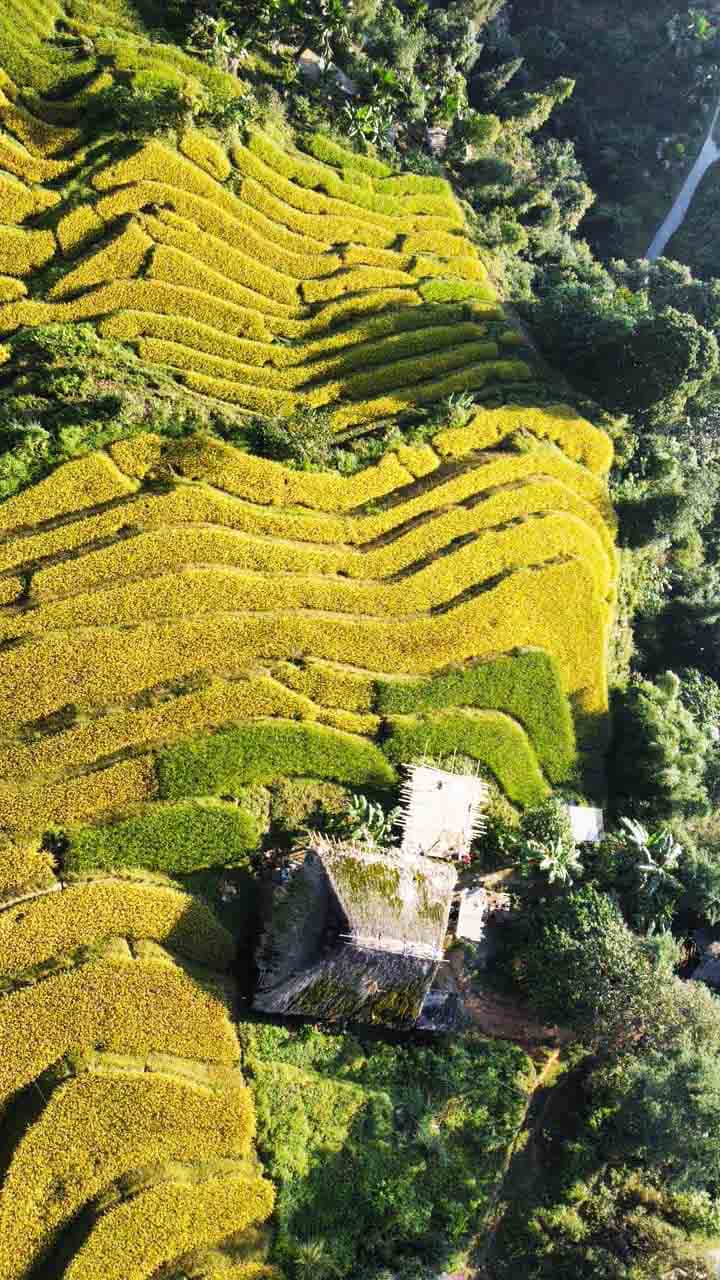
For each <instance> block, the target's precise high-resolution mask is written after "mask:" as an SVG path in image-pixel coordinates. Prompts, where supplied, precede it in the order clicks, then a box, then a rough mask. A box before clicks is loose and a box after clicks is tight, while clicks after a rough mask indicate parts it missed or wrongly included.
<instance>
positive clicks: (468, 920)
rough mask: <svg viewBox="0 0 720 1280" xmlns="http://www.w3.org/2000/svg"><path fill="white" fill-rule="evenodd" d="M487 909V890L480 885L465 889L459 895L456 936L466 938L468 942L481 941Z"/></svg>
mask: <svg viewBox="0 0 720 1280" xmlns="http://www.w3.org/2000/svg"><path fill="white" fill-rule="evenodd" d="M488 911H489V899H488V894H487V890H486V889H485V888H484V887H483V886H482V885H481V886H480V887H479V888H477V889H466V890H465V891H464V892H463V893H462V895H461V897H460V910H459V912H458V921H457V926H456V928H455V932H456V934H457V936H458V938H467V940H468V942H482V939H483V935H484V933H485V923H486V920H487V915H488Z"/></svg>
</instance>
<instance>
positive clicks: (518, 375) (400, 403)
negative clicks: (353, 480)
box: [211, 360, 531, 431]
mask: <svg viewBox="0 0 720 1280" xmlns="http://www.w3.org/2000/svg"><path fill="white" fill-rule="evenodd" d="M530 377H531V370H530V368H529V367H528V366H527V365H525V364H523V362H522V361H520V360H517V361H515V362H514V363H513V364H512V365H511V362H510V361H505V362H501V361H495V362H493V361H490V360H488V361H484V362H483V363H481V364H470V365H466V366H465V367H464V368H462V369H459V370H457V371H456V372H453V373H448V374H446V375H445V376H444V377H442V378H433V379H431V380H428V381H423V382H419V383H417V384H413V385H412V386H406V387H404V388H403V389H401V388H400V387H398V388H397V389H396V390H394V391H393V392H391V393H389V394H388V395H386V396H378V397H376V398H373V399H372V400H364V401H362V400H361V401H358V402H357V403H355V404H352V405H348V406H347V407H346V406H341V407H340V408H338V409H335V411H334V413H333V415H332V424H333V427H334V428H335V430H336V431H343V430H346V429H347V428H349V427H355V426H361V425H363V424H364V423H370V422H374V421H376V420H377V419H378V418H385V417H393V416H395V415H396V414H398V413H403V412H406V411H407V409H408V407H409V406H411V405H419V404H428V403H431V402H432V401H434V400H442V399H443V398H445V397H447V396H451V395H454V394H456V393H458V392H461V391H473V390H477V389H479V388H480V387H483V386H485V384H486V383H487V382H489V381H492V380H493V379H494V378H498V379H499V380H500V381H510V382H513V383H514V382H522V381H525V380H526V379H528V378H530ZM211 394H212V392H211ZM215 394H217V392H216V393H215ZM225 398H226V397H225V396H224V395H222V394H218V399H219V400H222V399H225Z"/></svg>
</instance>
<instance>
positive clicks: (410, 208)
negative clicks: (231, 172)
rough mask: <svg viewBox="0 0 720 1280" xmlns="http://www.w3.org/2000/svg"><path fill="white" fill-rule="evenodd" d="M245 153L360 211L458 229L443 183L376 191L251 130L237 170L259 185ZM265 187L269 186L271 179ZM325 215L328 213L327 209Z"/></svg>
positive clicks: (449, 194) (450, 197)
mask: <svg viewBox="0 0 720 1280" xmlns="http://www.w3.org/2000/svg"><path fill="white" fill-rule="evenodd" d="M248 149H249V152H251V153H252V154H253V156H259V158H260V159H261V161H262V162H263V164H264V165H265V166H267V167H268V168H269V169H271V170H274V171H275V174H279V175H280V176H281V177H282V178H284V179H286V180H287V181H289V182H295V183H297V184H298V186H300V187H307V188H310V190H312V191H321V192H323V193H324V194H325V195H326V196H331V197H333V198H334V199H337V200H341V201H343V202H345V204H348V203H349V204H351V205H353V204H355V205H358V206H360V207H361V208H363V209H367V210H374V211H375V212H377V213H379V214H384V215H386V216H388V215H389V216H390V217H405V216H408V215H412V214H417V213H434V214H440V215H444V216H445V217H447V218H450V219H452V220H454V221H455V222H456V223H457V225H458V226H461V225H462V221H463V218H462V213H461V211H460V208H459V206H458V204H457V202H456V201H455V200H454V199H453V195H452V190H451V187H450V184H449V183H447V182H446V183H440V184H438V185H433V186H430V187H428V186H425V187H422V186H420V187H413V186H407V185H402V184H401V185H397V184H396V185H394V186H393V185H392V184H391V185H388V184H386V185H385V186H384V187H383V188H382V190H379V189H378V188H377V187H376V186H374V185H373V183H372V182H367V183H366V182H359V181H358V180H357V177H356V176H354V177H353V178H349V177H348V176H347V175H343V176H341V175H340V174H338V172H337V170H336V169H334V168H332V167H331V166H330V165H327V164H323V163H318V162H317V161H316V160H310V159H308V157H307V156H305V155H301V154H300V153H297V152H292V153H291V152H289V151H287V150H285V149H283V148H281V147H279V146H277V145H276V144H275V143H274V142H273V141H272V139H271V138H269V137H268V136H267V134H264V133H261V132H259V131H258V130H252V131H251V132H250V137H249V141H248V146H247V148H245V147H238V148H236V154H237V161H236V162H237V163H238V166H239V168H241V169H242V168H243V162H245V166H246V171H247V172H254V173H255V176H256V177H258V178H259V180H260V181H263V177H264V176H265V171H264V170H262V169H260V170H258V169H256V170H253V168H252V160H251V159H248ZM436 181H437V180H436ZM268 185H271V186H272V179H270V182H269V183H268ZM276 194H279V195H282V194H283V189H278V190H277V192H276ZM290 203H292V200H291V201H290ZM298 207H300V208H303V207H305V206H303V205H299V206H298ZM322 208H323V206H322V205H318V204H314V205H309V206H308V209H309V210H310V211H311V212H312V211H313V209H316V210H318V211H320V212H321V211H322ZM327 211H328V212H331V211H332V210H331V208H330V207H328V209H327Z"/></svg>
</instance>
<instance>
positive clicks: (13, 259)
mask: <svg viewBox="0 0 720 1280" xmlns="http://www.w3.org/2000/svg"><path fill="white" fill-rule="evenodd" d="M56 249H57V245H56V243H55V237H54V235H53V233H52V231H26V230H24V229H21V228H20V227H0V271H2V272H4V273H5V274H6V275H9V276H29V275H30V274H31V273H32V272H33V271H36V270H37V269H38V267H44V266H45V265H46V263H48V262H49V261H50V259H51V258H52V257H54V255H55V251H56Z"/></svg>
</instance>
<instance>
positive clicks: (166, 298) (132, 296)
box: [0, 280, 269, 341]
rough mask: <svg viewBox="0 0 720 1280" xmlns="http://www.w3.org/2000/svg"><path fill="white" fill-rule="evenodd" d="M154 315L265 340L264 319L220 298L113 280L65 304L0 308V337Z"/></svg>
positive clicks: (21, 304)
mask: <svg viewBox="0 0 720 1280" xmlns="http://www.w3.org/2000/svg"><path fill="white" fill-rule="evenodd" d="M121 310H130V311H159V312H162V313H164V314H165V315H180V316H188V317H189V318H190V319H191V320H196V321H198V322H199V323H200V324H209V325H211V326H212V327H213V328H216V329H223V328H227V329H228V331H229V332H230V333H232V334H243V335H244V336H245V337H252V338H258V339H260V340H261V341H262V340H263V339H266V338H267V337H268V336H269V335H268V331H267V329H266V327H265V324H264V323H263V319H264V318H263V317H262V316H260V315H258V313H257V312H256V311H254V310H249V309H248V308H244V307H238V306H235V305H234V304H233V303H231V302H225V301H224V300H223V299H222V298H212V297H210V295H209V294H207V293H203V292H202V291H201V290H200V289H189V288H184V287H181V286H178V285H173V284H165V283H164V282H163V281H162V280H116V281H114V282H113V284H108V285H101V286H100V287H99V288H98V289H94V290H91V291H90V292H89V293H84V294H82V295H81V296H80V297H79V298H73V299H71V300H70V301H69V302H36V301H34V300H30V299H28V300H27V301H24V302H15V303H8V304H7V305H5V306H3V307H0V333H9V332H12V331H13V330H15V329H19V328H21V327H22V326H23V325H27V326H28V327H33V326H35V325H39V324H55V323H60V324H63V323H66V322H68V321H73V320H92V319H94V318H95V317H97V316H104V315H107V314H108V313H109V312H112V311H121Z"/></svg>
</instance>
